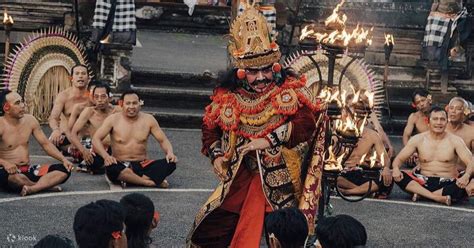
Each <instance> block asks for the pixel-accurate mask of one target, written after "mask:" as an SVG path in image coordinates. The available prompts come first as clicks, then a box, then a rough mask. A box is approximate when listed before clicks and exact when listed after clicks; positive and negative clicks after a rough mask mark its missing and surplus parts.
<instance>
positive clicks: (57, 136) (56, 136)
mask: <svg viewBox="0 0 474 248" xmlns="http://www.w3.org/2000/svg"><path fill="white" fill-rule="evenodd" d="M49 140H51V142H53V144H54V145H55V146H59V145H60V144H61V143H63V141H64V136H63V135H62V133H61V131H59V129H56V130H54V131H53V132H52V133H51V136H49Z"/></svg>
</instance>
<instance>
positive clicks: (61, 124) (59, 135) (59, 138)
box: [49, 65, 90, 151]
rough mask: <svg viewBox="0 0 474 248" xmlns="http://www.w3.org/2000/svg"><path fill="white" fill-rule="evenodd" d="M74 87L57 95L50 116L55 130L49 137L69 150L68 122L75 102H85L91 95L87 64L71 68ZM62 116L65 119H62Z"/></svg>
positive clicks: (65, 149) (60, 146) (59, 146)
mask: <svg viewBox="0 0 474 248" xmlns="http://www.w3.org/2000/svg"><path fill="white" fill-rule="evenodd" d="M71 81H72V87H70V88H68V89H66V90H64V91H62V92H60V93H59V94H58V96H57V97H56V100H55V102H54V106H53V109H52V110H51V115H50V116H49V127H51V129H52V130H53V132H52V133H51V136H50V137H49V139H50V140H51V141H52V142H53V144H54V145H55V146H56V147H58V148H61V150H63V151H67V148H68V147H69V141H68V140H67V139H66V134H67V133H68V132H69V131H70V130H68V128H67V123H68V120H69V117H70V115H71V112H72V109H73V107H74V105H75V104H78V103H85V102H87V101H88V99H89V97H88V94H87V85H88V84H89V81H90V78H89V71H88V69H87V67H86V66H85V65H76V66H74V67H73V68H72V69H71ZM61 116H62V117H64V120H63V121H61Z"/></svg>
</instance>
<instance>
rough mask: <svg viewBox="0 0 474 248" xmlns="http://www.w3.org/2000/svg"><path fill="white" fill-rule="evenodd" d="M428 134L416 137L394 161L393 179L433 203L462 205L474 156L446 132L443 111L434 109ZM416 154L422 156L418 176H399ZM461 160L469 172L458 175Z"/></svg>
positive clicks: (444, 112) (415, 194)
mask: <svg viewBox="0 0 474 248" xmlns="http://www.w3.org/2000/svg"><path fill="white" fill-rule="evenodd" d="M429 120H430V122H429V128H430V130H429V131H428V132H424V133H421V134H417V135H415V136H413V137H412V138H411V139H410V140H409V141H408V144H407V145H406V146H405V147H403V149H402V150H401V151H400V153H399V154H398V156H397V157H396V158H395V160H394V161H393V178H394V180H395V182H396V183H397V184H398V186H400V188H402V189H403V190H406V191H408V192H411V193H413V194H414V197H413V200H414V201H416V200H417V198H418V195H420V196H423V197H425V198H428V199H430V200H433V201H436V202H439V203H444V204H446V205H451V200H453V201H460V200H462V199H464V198H465V197H466V196H467V194H466V190H465V187H466V186H467V184H468V183H469V178H470V176H471V173H472V169H473V167H474V160H473V158H472V153H471V152H470V151H469V149H467V147H466V144H464V142H463V141H462V139H461V138H459V137H458V136H456V135H453V134H451V133H448V132H446V124H447V122H448V118H447V113H446V111H445V110H444V109H442V108H439V107H433V109H432V110H431V112H430V119H429ZM414 152H418V154H419V160H420V164H419V168H420V170H417V171H415V172H400V165H401V164H402V163H403V162H404V161H405V160H406V159H408V158H409V157H410V156H411V155H412V154H413V153H414ZM458 158H459V159H460V160H461V161H462V162H463V163H464V164H466V172H465V174H463V175H459V173H458V170H457V167H456V163H457V161H458Z"/></svg>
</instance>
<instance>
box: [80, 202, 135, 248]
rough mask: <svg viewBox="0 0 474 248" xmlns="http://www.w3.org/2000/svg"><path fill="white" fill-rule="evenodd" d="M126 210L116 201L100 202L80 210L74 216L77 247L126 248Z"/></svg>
mask: <svg viewBox="0 0 474 248" xmlns="http://www.w3.org/2000/svg"><path fill="white" fill-rule="evenodd" d="M124 222H125V209H124V208H123V207H122V205H121V204H120V203H118V202H115V201H110V200H99V201H96V202H92V203H89V204H87V205H85V206H82V207H81V208H79V209H78V210H77V212H76V215H75V216H74V224H73V229H74V236H75V238H76V243H77V247H79V248H90V247H104V248H105V247H115V248H126V247H127V236H126V235H125V231H124V230H125V225H124Z"/></svg>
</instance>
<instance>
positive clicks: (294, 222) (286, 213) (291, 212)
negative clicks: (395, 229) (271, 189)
mask: <svg viewBox="0 0 474 248" xmlns="http://www.w3.org/2000/svg"><path fill="white" fill-rule="evenodd" d="M265 232H266V234H267V238H268V241H267V242H268V244H269V246H270V248H297V247H303V246H304V243H305V241H306V238H307V236H308V223H307V222H306V217H305V216H304V215H303V213H301V211H300V210H299V209H297V208H284V209H279V210H276V211H273V212H271V213H269V214H268V215H267V216H266V217H265Z"/></svg>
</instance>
